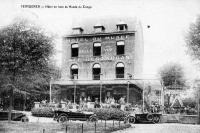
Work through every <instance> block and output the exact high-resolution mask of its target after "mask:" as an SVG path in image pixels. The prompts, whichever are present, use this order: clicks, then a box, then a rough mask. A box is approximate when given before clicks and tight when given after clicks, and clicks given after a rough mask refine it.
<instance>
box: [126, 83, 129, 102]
mask: <svg viewBox="0 0 200 133" xmlns="http://www.w3.org/2000/svg"><path fill="white" fill-rule="evenodd" d="M126 102H127V104H128V103H129V81H128V87H127V100H126Z"/></svg>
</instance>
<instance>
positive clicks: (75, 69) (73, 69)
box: [70, 64, 78, 79]
mask: <svg viewBox="0 0 200 133" xmlns="http://www.w3.org/2000/svg"><path fill="white" fill-rule="evenodd" d="M70 71H71V79H78V66H77V65H76V64H73V65H72V66H71V68H70Z"/></svg>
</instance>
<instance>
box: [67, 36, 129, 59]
mask: <svg viewBox="0 0 200 133" xmlns="http://www.w3.org/2000/svg"><path fill="white" fill-rule="evenodd" d="M127 38H128V35H120V36H105V37H90V38H84V37H81V38H80V37H79V38H78V37H77V38H68V41H69V43H78V42H79V41H101V40H102V39H105V40H113V39H116V40H122V39H127ZM91 39H92V40H91ZM89 51H90V50H89V49H88V52H89ZM129 59H130V57H129V56H128V55H125V56H109V55H107V56H105V55H104V56H102V57H85V58H72V59H70V61H72V62H95V61H96V62H98V61H112V60H129Z"/></svg>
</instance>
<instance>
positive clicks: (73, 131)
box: [0, 120, 130, 133]
mask: <svg viewBox="0 0 200 133" xmlns="http://www.w3.org/2000/svg"><path fill="white" fill-rule="evenodd" d="M0 124H1V125H2V122H1V123H0ZM128 127H130V124H126V123H124V122H122V121H116V120H109V121H105V120H103V121H98V122H76V121H69V122H67V123H64V124H58V123H37V122H35V123H22V122H12V123H11V124H9V123H7V124H5V126H4V127H3V128H2V127H0V132H1V133H109V132H112V131H116V130H121V129H124V128H128Z"/></svg>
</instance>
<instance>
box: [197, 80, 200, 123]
mask: <svg viewBox="0 0 200 133" xmlns="http://www.w3.org/2000/svg"><path fill="white" fill-rule="evenodd" d="M197 109H198V124H200V84H198V86H197Z"/></svg>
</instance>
